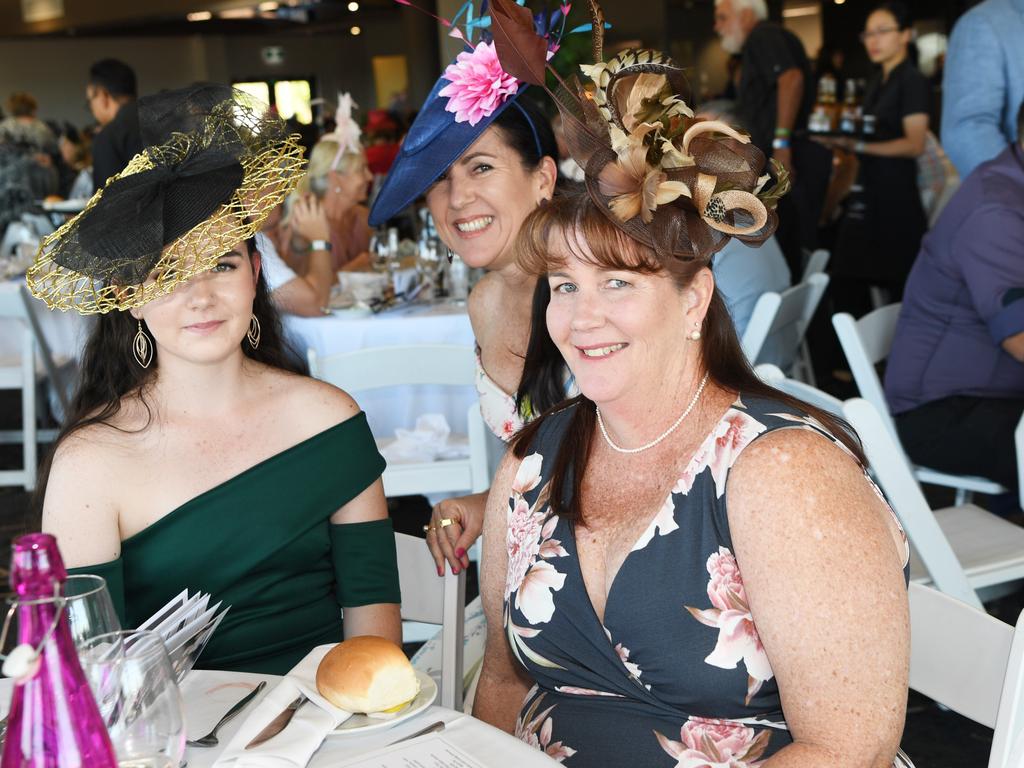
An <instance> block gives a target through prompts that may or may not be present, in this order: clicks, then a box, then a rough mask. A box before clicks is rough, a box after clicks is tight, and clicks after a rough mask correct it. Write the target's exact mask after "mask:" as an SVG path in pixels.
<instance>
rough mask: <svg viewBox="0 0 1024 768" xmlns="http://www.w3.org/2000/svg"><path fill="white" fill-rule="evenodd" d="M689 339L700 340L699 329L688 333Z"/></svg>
mask: <svg viewBox="0 0 1024 768" xmlns="http://www.w3.org/2000/svg"><path fill="white" fill-rule="evenodd" d="M690 341H700V331H693V332H692V333H691V334H690Z"/></svg>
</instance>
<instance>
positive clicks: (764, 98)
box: [715, 0, 832, 275]
mask: <svg viewBox="0 0 1024 768" xmlns="http://www.w3.org/2000/svg"><path fill="white" fill-rule="evenodd" d="M767 18H768V9H767V7H766V6H765V0H715V32H716V33H717V34H718V36H719V37H720V38H721V40H722V47H723V48H724V49H725V50H726V51H727V52H729V53H731V54H740V57H741V63H740V82H739V90H738V96H739V98H738V101H737V105H736V113H737V116H738V117H739V118H740V121H741V122H742V124H743V125H744V126H746V128H747V129H748V130H749V131H750V136H751V139H752V140H753V142H754V144H756V145H757V147H758V148H759V149H760V150H761V151H762V152H764V154H765V156H767V157H774V158H775V159H776V160H778V161H779V162H780V163H782V165H784V166H785V167H786V169H787V170H788V171H789V172H790V173H791V175H792V177H793V191H792V193H790V194H789V195H787V196H786V197H784V198H783V199H782V201H780V203H779V208H778V211H779V228H778V231H777V232H776V238H777V239H778V240H779V244H780V245H781V246H782V250H783V251H784V252H785V254H786V260H787V261H788V262H789V268H790V271H791V272H792V273H793V274H795V275H798V274H801V272H802V267H803V263H802V254H801V248H804V249H807V250H813V249H814V247H815V246H816V243H817V230H818V218H819V216H820V215H821V205H822V201H823V200H824V199H825V189H826V187H827V186H828V179H829V174H830V172H831V163H832V156H831V152H830V151H829V150H827V149H825V148H824V147H822V146H820V145H817V144H815V143H814V142H812V141H810V140H809V139H808V138H807V136H806V130H805V128H806V126H807V118H808V116H809V115H810V113H811V109H812V108H813V106H814V98H815V93H814V79H813V76H812V74H811V63H810V61H809V60H808V58H807V53H806V52H805V51H804V47H803V44H802V43H801V42H800V40H799V39H798V38H797V37H796V35H794V34H793V33H792V32H790V31H789V30H786V29H783V28H782V27H780V26H779V25H777V24H773V23H771V22H769V21H767Z"/></svg>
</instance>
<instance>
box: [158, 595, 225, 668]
mask: <svg viewBox="0 0 1024 768" xmlns="http://www.w3.org/2000/svg"><path fill="white" fill-rule="evenodd" d="M209 603H210V596H209V595H207V594H205V593H203V592H197V593H196V594H194V595H192V596H189V594H188V590H187V589H185V590H182V591H181V593H180V594H178V595H176V596H175V597H174V598H173V599H172V600H171V601H170V602H169V603H167V605H165V606H164V607H163V608H161V609H160V610H158V611H157V612H156V613H154V614H153V615H152V616H150V617H149V618H148V619H146V620H145V621H144V622H143V623H142V624H140V625H139V629H148V630H152V631H153V632H156V633H157V634H158V635H160V637H162V638H163V641H164V645H166V646H167V654H168V656H170V658H171V666H173V667H174V674H175V676H176V677H177V678H178V682H179V683H180V682H181V680H182V679H183V678H184V677H185V675H186V674H188V672H189V670H191V669H192V667H193V666H194V665H195V663H196V660H197V659H198V658H199V655H200V654H201V653H202V652H203V649H204V648H205V647H206V643H207V642H208V641H209V639H210V637H211V636H212V635H213V632H214V630H216V629H217V626H218V625H219V624H220V622H221V620H222V619H223V618H224V616H225V615H226V614H227V612H228V610H230V607H228V608H225V609H224V610H223V611H221V612H220V613H217V611H218V610H219V609H220V606H221V604H220V603H219V602H218V603H216V604H214V605H213V606H210V604H209Z"/></svg>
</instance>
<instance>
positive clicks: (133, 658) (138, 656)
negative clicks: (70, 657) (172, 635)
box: [78, 630, 185, 768]
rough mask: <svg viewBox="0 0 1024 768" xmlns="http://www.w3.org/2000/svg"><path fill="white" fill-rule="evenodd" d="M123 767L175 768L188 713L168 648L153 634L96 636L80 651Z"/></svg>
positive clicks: (183, 743)
mask: <svg viewBox="0 0 1024 768" xmlns="http://www.w3.org/2000/svg"><path fill="white" fill-rule="evenodd" d="M78 658H79V660H80V661H81V662H82V669H83V670H84V671H85V674H86V678H87V679H88V680H89V685H90V687H91V688H92V691H93V695H94V696H95V697H96V702H97V704H99V707H100V712H101V714H102V715H103V718H104V722H105V723H106V725H107V730H108V731H109V733H110V740H111V742H112V743H113V745H114V751H115V752H116V753H117V760H118V765H119V766H121V768H177V766H178V765H180V763H181V759H182V757H183V755H184V754H185V713H184V705H183V703H182V699H181V693H180V692H179V690H178V685H177V683H176V682H175V678H174V672H173V670H172V669H171V662H170V659H169V658H168V657H167V648H166V646H164V642H163V640H161V639H160V636H159V635H158V634H156V633H155V632H150V631H146V630H127V631H121V632H111V633H109V634H105V635H99V636H97V637H93V638H91V639H89V640H87V641H86V642H85V644H84V645H83V646H81V647H80V648H79V650H78Z"/></svg>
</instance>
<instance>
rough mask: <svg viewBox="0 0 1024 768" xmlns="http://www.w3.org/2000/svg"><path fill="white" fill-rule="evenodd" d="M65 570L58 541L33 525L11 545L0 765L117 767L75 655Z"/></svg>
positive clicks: (11, 767)
mask: <svg viewBox="0 0 1024 768" xmlns="http://www.w3.org/2000/svg"><path fill="white" fill-rule="evenodd" d="M66 579H67V571H66V570H65V568H64V561H63V560H62V559H61V556H60V551H59V550H58V549H57V541H56V539H54V538H53V536H50V535H49V534H46V533H32V534H28V535H27V536H21V537H20V538H18V539H16V540H15V542H14V544H13V545H12V556H11V587H13V589H14V595H15V596H14V602H13V603H12V606H11V610H10V611H9V612H8V614H7V620H6V621H5V623H4V628H3V635H4V638H6V634H7V630H8V629H9V625H10V621H11V618H12V616H13V613H14V612H15V611H17V615H18V645H17V646H16V647H15V648H14V650H12V651H11V653H10V654H8V656H7V659H6V660H5V662H4V666H3V672H4V674H5V675H7V676H9V677H14V678H15V684H14V692H13V694H12V698H11V707H10V714H9V715H8V718H7V736H6V739H5V741H4V751H3V758H2V759H0V768H117V758H116V756H115V753H114V748H113V746H112V745H111V742H110V736H109V735H108V734H107V728H106V725H105V724H104V722H103V717H102V716H101V715H100V711H99V708H98V707H97V706H96V700H95V699H94V698H93V695H92V691H91V690H90V688H89V683H88V681H87V680H86V678H85V674H84V673H83V672H82V666H81V664H79V662H78V653H77V651H76V650H75V645H74V642H73V641H72V639H71V630H70V628H69V626H68V617H67V613H66V611H65V610H64V599H63V597H62V595H63V592H64V582H65V580H66Z"/></svg>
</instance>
